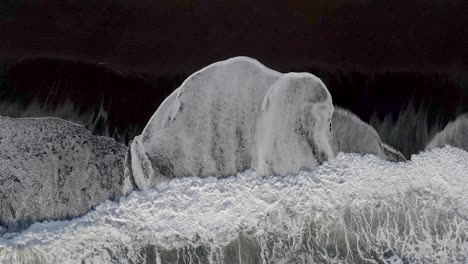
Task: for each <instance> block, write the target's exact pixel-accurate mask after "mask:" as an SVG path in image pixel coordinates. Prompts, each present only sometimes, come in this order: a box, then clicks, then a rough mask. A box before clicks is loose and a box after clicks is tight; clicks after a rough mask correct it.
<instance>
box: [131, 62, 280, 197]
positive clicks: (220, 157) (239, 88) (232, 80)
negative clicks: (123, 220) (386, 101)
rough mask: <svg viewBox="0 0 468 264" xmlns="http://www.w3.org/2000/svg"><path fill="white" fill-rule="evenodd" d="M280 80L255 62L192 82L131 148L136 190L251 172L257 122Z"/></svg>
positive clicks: (209, 71)
mask: <svg viewBox="0 0 468 264" xmlns="http://www.w3.org/2000/svg"><path fill="white" fill-rule="evenodd" d="M280 76H281V73H279V72H276V71H273V70H271V69H268V68H266V67H265V66H263V65H262V64H260V63H259V62H258V61H256V60H253V59H250V58H246V57H236V58H232V59H229V60H226V61H221V62H217V63H214V64H212V65H209V66H207V67H205V68H204V69H202V70H200V71H198V72H196V73H194V74H192V75H191V76H190V77H188V78H187V80H185V81H184V83H183V84H182V85H181V87H179V88H178V89H177V90H176V91H175V92H174V93H173V94H172V95H170V96H169V97H168V98H167V99H166V101H165V102H163V104H162V105H161V106H160V107H159V109H158V110H157V111H156V113H155V114H154V116H153V117H152V118H151V119H150V121H149V122H148V125H147V126H146V128H145V129H144V131H143V133H142V135H140V136H137V137H136V138H135V139H134V141H133V142H132V144H131V147H130V150H129V155H128V157H127V164H128V165H129V166H131V168H130V169H128V170H127V175H129V179H131V180H132V183H133V184H134V186H133V187H136V188H140V189H145V188H147V187H150V186H155V184H156V183H157V182H158V181H160V180H161V179H162V178H172V177H175V176H194V175H198V176H209V175H214V176H218V177H220V176H227V175H232V174H235V173H237V172H240V171H245V170H247V169H249V168H250V167H251V160H252V146H253V145H254V142H253V139H254V135H255V123H256V119H257V116H258V113H259V112H260V109H261V105H262V102H263V98H264V95H265V93H266V92H267V91H268V89H269V88H270V86H271V85H272V84H273V83H274V82H275V81H276V80H277V79H278V78H279V77H280ZM127 189H130V187H128V186H127Z"/></svg>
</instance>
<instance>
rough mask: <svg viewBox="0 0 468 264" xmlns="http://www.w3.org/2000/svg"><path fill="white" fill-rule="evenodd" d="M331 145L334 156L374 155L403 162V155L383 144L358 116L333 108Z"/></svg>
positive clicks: (376, 134) (375, 132)
mask: <svg viewBox="0 0 468 264" xmlns="http://www.w3.org/2000/svg"><path fill="white" fill-rule="evenodd" d="M331 134H332V135H331V137H330V140H331V144H332V147H333V152H334V153H335V155H337V154H338V152H345V153H361V154H374V155H377V156H379V157H381V158H383V159H387V160H390V161H404V160H405V158H404V157H403V155H402V154H401V153H400V152H398V151H397V150H394V149H393V148H392V147H390V146H388V145H386V144H384V143H383V142H382V141H381V140H380V137H379V134H378V133H377V131H375V129H374V128H373V127H371V126H370V125H368V124H367V123H365V122H364V121H362V120H361V119H360V118H359V117H358V116H356V115H355V114H353V113H351V112H350V111H348V110H345V109H343V108H340V107H335V111H334V112H333V118H332V126H331Z"/></svg>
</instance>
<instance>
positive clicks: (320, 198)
mask: <svg viewBox="0 0 468 264" xmlns="http://www.w3.org/2000/svg"><path fill="white" fill-rule="evenodd" d="M466 175H468V153H467V152H465V151H463V150H460V149H456V148H450V147H447V148H444V149H434V150H432V151H430V152H425V153H421V154H419V155H414V156H413V157H412V160H411V161H409V162H406V163H390V162H387V161H383V160H381V159H379V158H377V157H375V156H371V155H368V156H364V157H362V156H359V155H354V154H347V155H343V154H340V155H339V156H338V157H337V158H336V159H335V160H333V161H330V162H327V163H325V164H324V165H322V166H320V167H317V168H316V169H314V170H312V171H309V172H301V173H300V174H299V175H292V176H287V177H277V176H268V177H262V176H260V175H258V174H256V173H253V172H245V173H242V174H238V175H236V176H232V177H229V178H225V179H216V178H212V177H208V178H203V179H201V178H196V177H193V178H180V179H175V180H172V181H170V182H165V183H162V184H161V185H160V186H158V187H157V188H155V189H152V190H147V191H138V192H133V193H131V194H130V195H129V196H128V197H125V198H122V199H121V200H120V201H119V202H106V203H104V204H102V205H101V206H99V207H98V208H97V209H96V210H95V211H92V212H90V213H88V214H87V215H85V216H84V217H82V218H78V219H74V220H71V221H59V222H44V223H36V224H34V225H32V226H31V227H30V228H29V229H27V230H25V231H23V232H21V233H15V234H4V235H3V236H2V237H1V238H0V263H468V258H467V256H468V217H467V216H468V207H467V205H468V192H467V187H466V186H468V177H466Z"/></svg>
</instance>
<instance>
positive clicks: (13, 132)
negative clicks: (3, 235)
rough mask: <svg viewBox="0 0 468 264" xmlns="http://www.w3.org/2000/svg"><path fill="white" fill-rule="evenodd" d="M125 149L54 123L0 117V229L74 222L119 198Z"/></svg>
mask: <svg viewBox="0 0 468 264" xmlns="http://www.w3.org/2000/svg"><path fill="white" fill-rule="evenodd" d="M125 149H126V147H125V146H124V145H122V144H119V143H117V142H115V141H114V140H113V139H109V138H105V137H100V136H94V135H92V134H91V133H90V132H89V131H88V130H86V129H85V128H84V127H82V126H79V125H75V124H73V123H70V122H67V121H64V120H61V119H58V118H18V119H16V118H8V117H0V225H3V226H4V227H8V229H15V228H21V227H24V226H26V225H28V224H30V223H31V222H34V221H40V220H57V219H66V218H69V217H75V216H80V215H82V214H84V213H86V212H87V211H88V210H89V209H90V208H93V207H94V206H96V205H98V204H100V203H102V202H104V201H105V200H106V199H115V198H118V197H120V196H121V194H122V184H123V169H124V166H123V161H124V157H125Z"/></svg>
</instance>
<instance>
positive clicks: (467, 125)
mask: <svg viewBox="0 0 468 264" xmlns="http://www.w3.org/2000/svg"><path fill="white" fill-rule="evenodd" d="M445 145H450V146H452V147H457V148H461V149H464V150H466V151H468V113H466V114H463V115H461V116H459V117H458V118H457V119H455V121H453V122H450V123H448V124H447V126H445V128H444V130H442V131H440V132H439V133H437V134H436V135H435V136H434V138H433V139H432V140H431V141H430V142H429V144H427V146H426V150H428V149H432V148H437V147H443V146H445Z"/></svg>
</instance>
